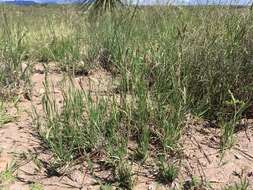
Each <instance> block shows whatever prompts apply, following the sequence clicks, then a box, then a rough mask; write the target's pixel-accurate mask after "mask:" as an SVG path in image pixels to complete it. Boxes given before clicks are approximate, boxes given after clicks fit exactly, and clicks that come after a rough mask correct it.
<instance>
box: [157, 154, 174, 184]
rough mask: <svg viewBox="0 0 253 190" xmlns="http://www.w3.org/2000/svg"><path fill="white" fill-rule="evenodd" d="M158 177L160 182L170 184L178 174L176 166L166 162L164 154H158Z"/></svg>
mask: <svg viewBox="0 0 253 190" xmlns="http://www.w3.org/2000/svg"><path fill="white" fill-rule="evenodd" d="M158 168H159V169H158V179H159V180H160V181H161V182H162V183H166V184H171V183H172V182H173V181H174V180H175V179H176V178H177V176H178V173H179V168H178V166H176V165H174V164H172V163H169V164H168V163H167V161H166V160H165V157H164V156H160V158H159V163H158Z"/></svg>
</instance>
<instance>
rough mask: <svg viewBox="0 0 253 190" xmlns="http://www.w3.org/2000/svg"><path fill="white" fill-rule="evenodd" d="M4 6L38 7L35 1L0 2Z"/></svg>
mask: <svg viewBox="0 0 253 190" xmlns="http://www.w3.org/2000/svg"><path fill="white" fill-rule="evenodd" d="M0 3H3V4H11V5H24V6H27V5H37V4H38V3H37V2H35V1H0Z"/></svg>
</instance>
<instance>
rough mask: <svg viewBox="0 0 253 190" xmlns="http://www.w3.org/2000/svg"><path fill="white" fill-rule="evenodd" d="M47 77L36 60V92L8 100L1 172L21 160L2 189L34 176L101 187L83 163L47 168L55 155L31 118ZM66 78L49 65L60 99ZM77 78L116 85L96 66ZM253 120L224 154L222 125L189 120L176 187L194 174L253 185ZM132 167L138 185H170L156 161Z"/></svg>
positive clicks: (67, 185) (70, 185)
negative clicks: (159, 175) (158, 177)
mask: <svg viewBox="0 0 253 190" xmlns="http://www.w3.org/2000/svg"><path fill="white" fill-rule="evenodd" d="M44 78H45V76H44V70H43V67H42V66H40V65H37V66H36V68H35V73H34V74H33V76H32V78H31V81H32V83H33V88H32V96H31V97H26V96H22V98H21V99H20V102H19V103H18V109H16V108H14V107H12V106H10V107H9V108H8V111H9V113H10V114H12V115H16V116H17V118H16V120H15V121H13V122H11V123H8V124H5V125H4V126H2V127H0V172H1V171H4V170H5V169H6V167H7V165H8V164H9V165H10V164H11V163H12V162H15V163H16V164H17V167H16V171H15V176H16V180H15V181H13V182H12V183H10V184H2V185H1V184H0V189H1V188H5V189H10V190H27V189H30V187H31V184H32V183H34V182H35V183H40V184H42V186H43V189H45V190H58V189H59V190H60V189H61V190H64V189H82V190H85V189H87V190H88V189H99V184H98V183H97V181H96V179H95V178H94V177H92V176H91V175H90V173H89V171H88V169H87V166H86V164H85V163H84V164H83V165H78V166H75V167H73V169H72V170H71V171H68V172H66V175H64V176H57V173H54V172H53V171H49V169H48V167H47V166H48V165H49V162H50V160H52V158H51V155H50V152H48V151H47V150H46V149H45V148H44V147H43V145H42V143H41V140H40V139H39V138H38V135H37V133H36V130H35V129H34V128H33V126H32V118H31V114H32V111H33V110H32V107H33V106H34V107H35V108H36V110H37V111H38V113H39V112H40V111H41V110H42V105H41V98H42V96H43V94H44V87H43V82H44ZM62 78H63V76H62V74H60V73H59V72H55V71H51V73H50V74H49V81H50V83H51V84H53V86H54V94H55V95H56V97H58V98H59V101H60V100H61V94H60V89H59V86H60V81H61V80H62ZM74 83H75V84H76V85H77V86H78V85H80V83H81V84H82V86H83V87H84V89H86V90H88V89H92V90H93V91H94V92H95V93H103V92H104V91H106V90H108V87H109V86H112V85H111V84H112V78H111V76H110V74H109V73H107V72H106V71H104V70H94V71H92V72H91V73H90V74H89V76H80V77H77V78H76V79H75V81H74ZM29 99H30V100H29ZM252 123H253V122H252V121H251V120H247V121H246V122H245V125H244V128H243V129H242V130H240V131H239V132H238V133H236V134H235V139H236V144H235V146H234V147H233V148H232V149H231V150H227V151H226V152H225V154H224V155H223V156H221V154H220V152H219V147H218V144H219V135H220V131H219V129H215V128H212V127H211V126H208V125H207V126H203V123H202V124H199V123H198V122H195V121H194V120H191V122H189V123H188V124H187V127H186V130H185V133H184V135H183V137H182V139H181V142H180V143H181V145H182V160H181V172H180V175H179V177H178V179H177V180H176V182H175V184H173V186H174V187H176V188H177V189H185V190H187V189H190V188H188V187H187V183H188V182H189V180H190V179H191V178H192V177H195V178H197V179H198V181H199V183H203V184H209V185H210V186H211V188H210V189H222V188H223V187H224V186H225V185H227V184H233V183H235V182H238V181H240V179H244V178H245V179H247V180H248V181H249V183H250V186H249V190H252V189H253V143H252V142H251V141H252V140H253V127H252ZM36 160H39V161H40V163H42V165H39V164H36ZM151 165H152V163H151ZM133 168H134V171H135V173H136V175H135V177H134V178H135V181H136V185H135V188H134V189H148V190H151V189H170V187H167V186H163V185H159V184H158V183H157V182H155V180H154V170H153V169H152V167H151V168H148V167H145V166H143V167H142V166H137V165H136V166H133ZM105 176H106V174H105ZM180 184H181V187H180ZM182 186H184V188H182ZM201 188H202V189H205V188H204V187H201ZM201 188H199V189H201Z"/></svg>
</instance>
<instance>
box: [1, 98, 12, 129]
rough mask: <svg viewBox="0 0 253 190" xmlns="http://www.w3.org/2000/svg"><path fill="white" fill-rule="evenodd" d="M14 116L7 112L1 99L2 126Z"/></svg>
mask: <svg viewBox="0 0 253 190" xmlns="http://www.w3.org/2000/svg"><path fill="white" fill-rule="evenodd" d="M12 119H13V118H12V117H11V116H10V115H9V114H8V113H7V112H6V110H5V107H4V104H3V102H2V101H0V127H1V126H2V125H4V124H6V123H8V122H10V121H12Z"/></svg>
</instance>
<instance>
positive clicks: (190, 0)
mask: <svg viewBox="0 0 253 190" xmlns="http://www.w3.org/2000/svg"><path fill="white" fill-rule="evenodd" d="M1 1H15V0H0V2H1ZM16 1H27V0H16ZM28 1H30V0H28ZM33 1H35V2H38V3H45V2H56V3H70V2H74V1H76V0H33ZM123 1H124V0H123ZM127 1H128V0H127ZM130 1H131V2H132V3H133V4H136V3H137V2H138V4H142V5H154V4H186V5H187V4H191V5H192V4H207V3H208V4H223V5H224V4H227V5H229V4H236V5H249V4H251V3H252V2H253V0H130Z"/></svg>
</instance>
